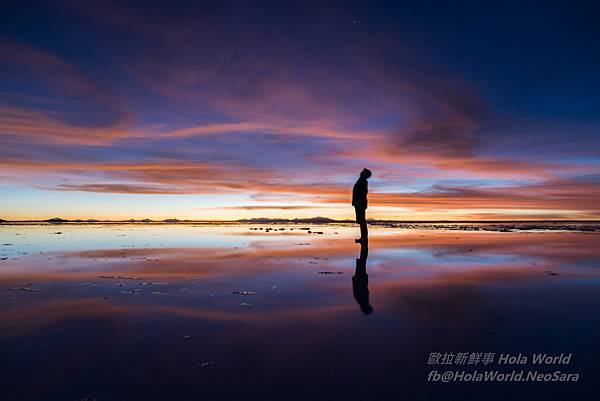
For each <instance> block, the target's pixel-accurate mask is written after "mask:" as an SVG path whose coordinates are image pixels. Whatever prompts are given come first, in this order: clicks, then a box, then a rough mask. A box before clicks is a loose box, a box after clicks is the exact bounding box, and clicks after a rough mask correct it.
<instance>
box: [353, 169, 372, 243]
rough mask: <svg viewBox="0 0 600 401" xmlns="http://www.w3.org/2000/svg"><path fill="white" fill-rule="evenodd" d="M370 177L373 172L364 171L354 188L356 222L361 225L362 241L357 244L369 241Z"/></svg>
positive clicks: (359, 240)
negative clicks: (368, 199) (368, 206)
mask: <svg viewBox="0 0 600 401" xmlns="http://www.w3.org/2000/svg"><path fill="white" fill-rule="evenodd" d="M370 176H371V170H369V169H368V168H365V169H363V171H361V172H360V176H359V177H358V180H356V183H355V184H354V187H353V188H352V206H354V212H355V213H356V222H357V223H358V224H359V225H360V239H357V240H355V241H356V242H361V241H367V240H368V235H369V233H368V230H367V218H366V211H367V193H368V192H369V189H368V186H369V182H368V181H367V180H368V179H369V177H370Z"/></svg>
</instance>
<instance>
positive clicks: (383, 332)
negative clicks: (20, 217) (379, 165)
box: [0, 225, 600, 401]
mask: <svg viewBox="0 0 600 401" xmlns="http://www.w3.org/2000/svg"><path fill="white" fill-rule="evenodd" d="M265 227H267V226H266V225H263V226H262V227H261V226H259V225H223V226H207V225H197V226H196V225H147V226H145V225H79V226H78V225H31V226H0V259H2V260H0V291H1V292H0V389H1V391H2V393H3V395H2V397H1V399H7V400H11V399H17V400H81V399H85V398H87V399H88V400H92V399H94V398H96V399H97V400H98V401H101V400H197V399H249V400H254V399H256V400H271V399H272V400H321V399H322V400H336V399H340V400H397V399H408V400H420V399H423V400H426V399H435V400H438V399H459V400H467V399H516V400H523V399H528V400H534V399H539V400H546V399H567V398H568V399H577V400H586V399H590V400H591V399H596V394H595V382H596V378H597V377H598V374H599V373H600V369H599V367H598V363H597V358H598V357H600V355H599V354H600V352H599V347H598V345H597V339H598V338H600V317H599V316H600V297H599V296H598V295H599V294H600V292H599V289H600V246H599V245H600V233H597V232H552V231H548V232H545V231H542V232H485V231H484V232H480V231H476V232H473V231H460V230H418V229H410V230H407V229H402V228H397V227H396V228H385V227H374V228H371V230H370V237H369V247H368V254H367V253H366V247H364V248H363V249H362V251H363V252H362V255H361V247H360V246H359V245H358V244H355V243H354V242H353V238H354V236H355V235H356V234H357V229H356V228H354V227H347V226H341V225H340V226H335V225H327V226H315V225H307V226H299V225H274V226H269V228H271V229H273V230H271V231H269V232H265V230H264V228H265ZM259 228H260V229H259ZM303 228H310V230H311V233H309V232H308V230H306V229H303ZM315 232H317V233H315ZM320 232H322V234H318V233H320ZM367 256H368V257H367ZM359 257H360V258H359ZM357 258H359V259H358V260H357ZM362 267H366V272H367V273H368V277H367V276H365V275H364V273H361V268H362ZM353 277H354V279H353ZM371 311H372V313H370V312H371ZM433 352H440V353H454V354H457V353H463V352H469V353H478V352H481V353H495V354H496V360H497V357H498V355H500V354H501V353H511V354H514V355H516V354H518V353H522V354H524V355H531V354H532V353H557V354H560V353H561V352H562V353H565V354H568V353H572V358H571V361H570V363H569V364H567V365H558V366H549V365H548V366H541V367H534V366H531V364H528V365H525V366H524V367H523V366H515V365H504V366H502V365H498V364H497V363H496V362H493V363H490V364H486V365H483V364H482V363H477V364H471V365H467V364H465V365H460V364H458V365H457V364H453V365H448V366H442V365H438V366H436V365H430V364H428V359H429V356H430V353H433ZM434 369H435V370H438V371H440V372H443V371H445V370H448V369H453V370H459V369H464V370H469V371H473V370H479V371H484V370H493V369H497V370H501V371H511V370H514V369H526V370H532V369H537V370H538V371H543V372H546V371H548V372H554V371H556V370H560V371H563V372H567V373H579V374H580V378H579V381H578V382H576V383H546V382H541V383H539V382H527V383H514V382H513V383H464V382H463V383H440V382H436V383H433V382H428V381H427V378H428V374H429V372H430V371H431V370H434Z"/></svg>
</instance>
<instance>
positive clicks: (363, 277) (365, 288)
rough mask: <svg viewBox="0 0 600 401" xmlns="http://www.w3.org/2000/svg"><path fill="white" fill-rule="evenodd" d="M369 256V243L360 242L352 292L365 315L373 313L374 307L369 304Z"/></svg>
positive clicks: (366, 241)
mask: <svg viewBox="0 0 600 401" xmlns="http://www.w3.org/2000/svg"><path fill="white" fill-rule="evenodd" d="M368 256H369V241H368V240H365V241H361V242H360V256H359V258H358V259H356V270H355V271H354V276H353V277H352V292H353V293H354V299H356V302H357V303H358V305H359V306H360V310H361V311H362V313H364V314H365V315H370V314H371V313H372V312H373V307H372V306H371V304H370V303H369V275H368V274H367V257H368Z"/></svg>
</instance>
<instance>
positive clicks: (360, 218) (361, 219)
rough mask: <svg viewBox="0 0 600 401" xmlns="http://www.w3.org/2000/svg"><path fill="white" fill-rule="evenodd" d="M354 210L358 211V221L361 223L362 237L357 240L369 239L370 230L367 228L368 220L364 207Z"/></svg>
mask: <svg viewBox="0 0 600 401" xmlns="http://www.w3.org/2000/svg"><path fill="white" fill-rule="evenodd" d="M354 212H355V213H356V222H357V223H358V224H359V225H360V239H359V240H356V242H359V241H363V240H365V241H366V240H367V237H368V230H367V220H366V216H365V209H364V208H358V207H355V208H354Z"/></svg>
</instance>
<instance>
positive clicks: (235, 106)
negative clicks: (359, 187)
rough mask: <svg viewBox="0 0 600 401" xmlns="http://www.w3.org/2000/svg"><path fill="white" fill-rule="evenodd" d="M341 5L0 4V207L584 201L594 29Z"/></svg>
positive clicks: (594, 196)
mask: <svg viewBox="0 0 600 401" xmlns="http://www.w3.org/2000/svg"><path fill="white" fill-rule="evenodd" d="M200 3H202V2H200ZM350 8H351V9H349V6H347V5H346V6H344V5H343V4H341V3H340V4H337V5H332V6H331V7H315V6H303V5H302V4H289V5H285V4H280V5H278V6H276V7H261V6H258V5H257V6H254V7H251V6H248V7H243V10H240V9H237V8H236V7H233V6H232V5H230V4H229V5H225V4H223V5H218V4H213V5H211V6H208V5H204V4H187V5H183V4H179V5H172V4H152V5H151V6H148V7H145V8H139V7H133V6H129V5H126V4H124V3H122V2H114V3H113V2H103V3H102V4H100V3H98V4H89V5H88V4H87V3H86V4H85V5H84V4H83V3H81V4H72V3H70V2H65V3H63V2H56V3H52V2H51V3H49V4H47V3H41V4H39V5H37V6H36V7H29V6H27V5H16V6H14V7H11V9H10V12H6V13H3V16H2V17H0V18H1V20H2V25H1V27H2V28H0V71H1V76H2V78H1V82H0V170H1V172H0V198H1V199H2V201H1V202H0V218H2V219H5V220H26V219H48V218H51V217H56V216H60V217H63V218H71V219H74V218H89V219H129V218H135V219H142V218H150V219H166V218H179V219H198V220H236V219H246V218H256V217H267V218H296V217H298V218H306V217H314V216H326V217H329V218H333V219H351V218H353V210H352V208H351V206H350V195H351V188H352V184H353V183H354V181H355V180H356V177H357V175H358V173H359V172H360V171H361V170H362V169H363V168H364V167H369V168H370V169H371V170H372V171H373V173H374V174H373V178H372V180H371V183H370V189H369V191H370V192H369V202H370V203H369V218H373V219H397V220H502V219H522V220H528V219H533V220H543V219H551V220H552V219H582V220H591V219H598V218H600V203H599V202H598V199H599V198H600V158H599V155H600V154H599V152H598V150H599V149H600V135H598V132H600V120H599V116H600V114H599V113H598V104H599V96H598V93H600V92H599V91H598V90H596V89H598V77H597V62H598V56H597V55H598V54H600V51H599V50H600V49H598V46H599V45H598V43H600V42H599V41H597V40H592V39H591V37H592V36H594V37H597V35H598V29H597V26H596V25H594V24H593V23H591V22H590V23H587V22H586V21H587V20H585V19H584V20H582V19H581V18H579V17H580V15H579V14H578V12H576V11H573V12H572V14H570V13H568V12H562V13H561V18H560V19H557V20H556V21H554V20H553V25H552V29H551V30H548V29H545V26H544V25H543V24H545V22H544V21H543V20H542V19H539V18H537V16H538V15H539V14H538V12H537V11H536V10H535V9H534V7H524V8H523V9H522V10H520V13H521V18H519V19H518V20H515V19H514V18H512V14H511V13H510V10H508V9H500V10H493V11H490V10H487V11H485V12H484V14H485V15H487V17H486V18H484V19H483V20H485V21H486V23H485V24H484V23H482V22H481V21H482V19H481V18H482V17H481V15H482V14H481V13H482V12H483V11H482V10H481V9H480V6H471V7H469V8H468V9H463V8H460V9H458V8H457V9H452V10H445V9H444V11H443V12H442V11H440V10H437V11H432V10H431V9H422V8H420V7H416V6H415V8H414V9H412V11H411V12H410V13H405V11H406V10H404V9H403V7H396V6H393V7H392V6H389V5H385V4H383V3H382V4H380V5H373V4H369V5H368V7H367V6H366V4H365V5H362V6H361V5H359V4H356V5H354V6H352V7H350ZM447 13H452V16H453V18H449V16H448V15H447ZM409 14H410V16H409ZM48 16H52V17H51V18H50V17H48ZM125 16H127V17H125ZM507 19H510V21H511V25H510V29H509V28H508V27H506V26H505V21H506V20H507ZM449 21H453V22H452V24H451V23H450V22H449ZM541 31H543V32H544V33H543V35H542V34H541V33H540V32H541ZM499 32H504V33H505V34H499ZM557 54H560V57H561V60H573V59H576V60H577V63H576V64H572V63H566V62H557V61H556V55H557Z"/></svg>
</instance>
